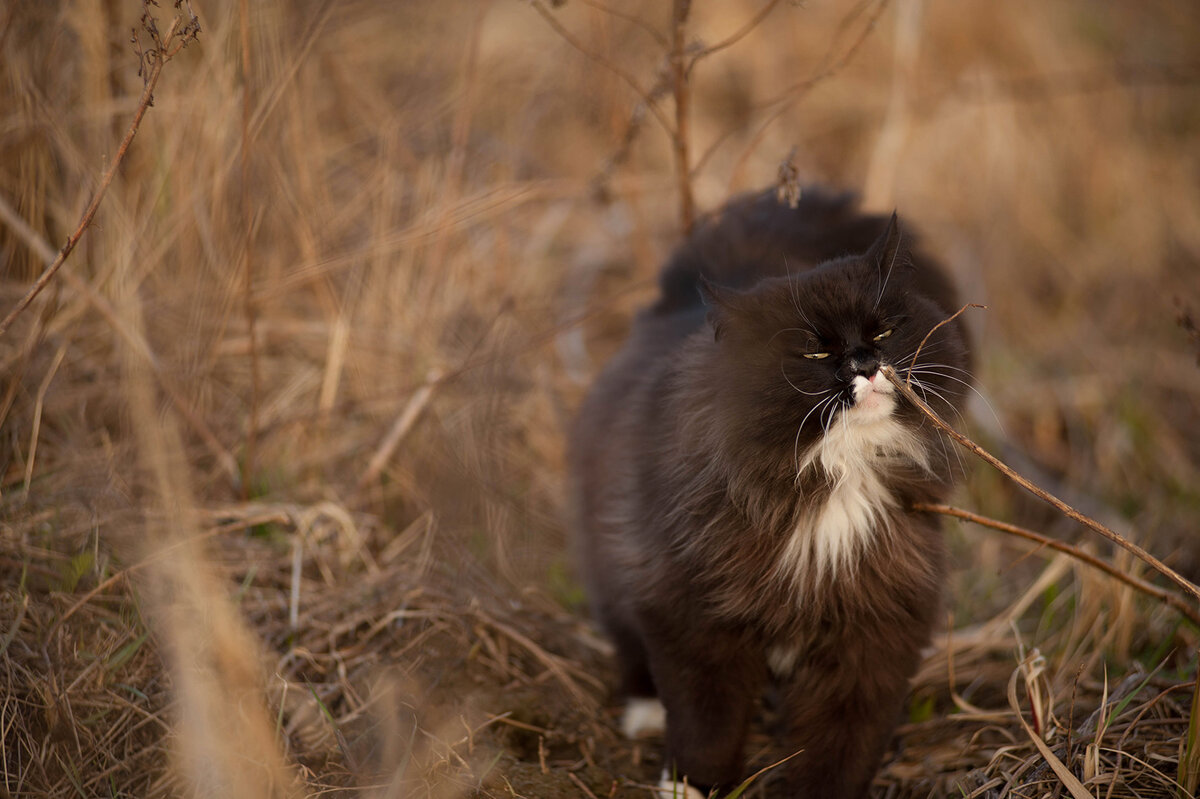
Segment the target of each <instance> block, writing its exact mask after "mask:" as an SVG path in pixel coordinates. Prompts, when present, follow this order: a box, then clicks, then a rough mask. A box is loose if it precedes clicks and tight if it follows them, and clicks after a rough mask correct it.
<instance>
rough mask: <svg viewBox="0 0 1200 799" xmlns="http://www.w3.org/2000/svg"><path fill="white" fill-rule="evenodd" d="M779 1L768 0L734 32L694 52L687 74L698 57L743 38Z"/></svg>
mask: <svg viewBox="0 0 1200 799" xmlns="http://www.w3.org/2000/svg"><path fill="white" fill-rule="evenodd" d="M780 2H781V0H770V2H768V3H767V4H766V5H765V6H763V7H762V8H761V9H759V11H758V13H757V14H755V15H754V16H753V17H751V18H750V21H749V22H747V23H746V24H745V25H743V26H742V27H741V28H739V29H738V30H737V31H736V32H734V33H733V34H731V35H730V36H728V37H727V38H725V39H722V40H721V41H719V42H717V43H716V44H714V45H713V46H712V47H705V48H704V49H703V50H701V51H700V52H698V53H696V55H694V56H692V60H691V61H689V62H688V66H687V72H688V74H689V75H690V74H691V72H692V70H693V69H694V68H695V67H696V62H698V61H699V60H700V59H702V58H707V57H709V56H710V55H712V54H713V53H717V52H720V51H721V50H724V49H725V48H726V47H732V46H733V45H735V44H737V43H738V42H739V41H741V40H742V39H744V38H745V37H746V36H747V35H749V33H750V31H752V30H754V29H755V28H757V27H758V25H759V23H761V22H762V21H763V20H764V19H766V18H767V16H768V15H769V14H770V13H771V12H772V11H774V10H775V6H777V5H779V3H780Z"/></svg>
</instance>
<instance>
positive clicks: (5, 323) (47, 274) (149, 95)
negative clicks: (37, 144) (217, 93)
mask: <svg viewBox="0 0 1200 799" xmlns="http://www.w3.org/2000/svg"><path fill="white" fill-rule="evenodd" d="M178 27H179V19H178V18H176V19H175V20H173V21H172V22H171V27H170V28H169V29H168V30H167V34H166V36H164V37H163V39H162V41H163V42H164V43H165V44H166V45H169V44H170V42H171V40H172V39H174V38H175V31H176V29H177V28H178ZM169 57H170V53H169V52H168V51H167V48H166V46H163V47H159V48H157V49H156V50H154V51H153V52H152V53H151V56H150V58H149V59H148V60H149V62H150V68H149V71H148V73H147V74H146V85H145V88H143V89H142V96H141V98H139V100H138V105H137V110H136V111H135V112H134V114H133V121H132V122H130V123H129V129H128V130H127V131H125V138H124V139H122V140H121V146H120V147H118V148H117V152H116V155H114V156H113V157H112V160H111V161H110V162H109V164H108V169H106V170H104V174H103V175H101V177H100V184H99V185H98V186H97V187H96V193H95V194H93V195H92V201H91V202H90V203H88V207H87V209H86V210H85V211H84V212H83V216H82V217H81V218H80V220H79V225H78V226H76V228H75V232H74V233H72V234H71V235H70V237H69V238H67V243H66V244H64V245H63V246H62V249H61V250H59V251H58V255H57V256H55V258H54V260H53V261H52V262H51V263H50V265H49V266H48V267H46V270H45V271H44V272H42V274H41V275H40V276H39V277H38V279H37V280H36V281H34V284H33V285H32V286H31V287H30V288H29V291H27V292H25V296H24V297H22V298H21V300H20V302H18V303H17V305H16V307H15V308H13V309H12V310H11V311H9V313H8V316H6V317H4V319H3V320H0V336H3V335H4V333H5V331H7V330H8V328H9V327H11V326H12V323H13V321H14V320H15V319H16V318H17V317H18V316H19V315H20V314H21V312H22V311H24V310H25V309H26V308H28V307H29V304H30V303H32V302H33V300H34V298H35V297H37V295H38V294H40V293H41V292H42V289H44V288H46V285H47V284H49V282H50V281H51V279H53V277H54V274H55V273H56V272H58V270H59V268H61V267H62V265H63V264H64V263H65V262H66V260H67V256H69V255H70V254H71V251H72V250H74V249H75V245H76V244H78V243H79V239H80V238H82V237H83V232H84V231H85V230H87V229H88V226H89V225H91V224H92V219H93V217H95V216H96V211H97V210H99V208H100V201H101V200H103V199H104V194H105V192H107V191H108V187H109V184H111V183H112V181H113V178H114V177H115V176H116V174H117V169H118V167H120V166H121V162H122V161H124V160H125V153H127V152H128V151H129V145H130V144H132V143H133V137H134V135H135V134H136V133H137V132H138V128H139V127H140V126H141V124H142V118H143V117H144V116H145V115H146V109H147V108H149V107H150V105H151V103H152V102H153V101H154V87H155V86H157V85H158V79H159V78H160V77H161V76H162V70H163V66H164V65H165V64H166V63H167V59H168V58H169Z"/></svg>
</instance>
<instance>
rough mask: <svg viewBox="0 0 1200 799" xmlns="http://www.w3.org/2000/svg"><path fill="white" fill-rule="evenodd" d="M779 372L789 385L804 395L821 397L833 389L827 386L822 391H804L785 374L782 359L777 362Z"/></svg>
mask: <svg viewBox="0 0 1200 799" xmlns="http://www.w3.org/2000/svg"><path fill="white" fill-rule="evenodd" d="M779 372H780V374H782V375H783V379H784V380H786V381H787V384H788V385H789V386H791V387H792V388H793V389H794V390H795V391H797V392H798V393H800V394H803V395H805V396H806V397H823V396H825V395H826V394H828V393H829V392H830V391H833V389H832V388H827V389H825V390H824V391H805V390H804V389H802V388H800V387H799V386H797V385H796V384H795V383H793V382H792V380H791V378H789V377H788V376H787V371H786V370H785V369H784V368H783V361H780V362H779Z"/></svg>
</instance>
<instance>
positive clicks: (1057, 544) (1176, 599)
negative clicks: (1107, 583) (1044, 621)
mask: <svg viewBox="0 0 1200 799" xmlns="http://www.w3.org/2000/svg"><path fill="white" fill-rule="evenodd" d="M910 508H911V510H914V511H916V512H917V513H939V514H941V515H943V516H952V517H954V518H956V519H962V520H963V521H968V522H973V523H974V524H978V525H980V526H983V527H990V528H991V529H993V530H999V531H1001V532H1003V533H1008V534H1010V535H1015V536H1017V537H1018V538H1024V539H1026V540H1027V541H1033V542H1035V543H1037V544H1038V545H1040V546H1044V547H1046V548H1048V549H1053V550H1055V551H1056V552H1062V553H1065V554H1067V555H1070V556H1071V557H1073V558H1075V559H1076V560H1078V561H1080V562H1081V563H1086V564H1087V565H1089V566H1091V567H1092V568H1095V569H1099V570H1100V571H1102V572H1104V573H1105V574H1107V575H1109V576H1110V577H1113V578H1115V579H1117V580H1119V581H1120V582H1122V583H1124V584H1125V585H1127V586H1129V587H1130V588H1133V589H1135V590H1137V591H1141V592H1142V593H1143V594H1146V595H1147V596H1152V597H1154V598H1155V599H1157V600H1159V601H1161V602H1164V603H1166V604H1168V605H1170V606H1171V607H1173V608H1175V609H1176V610H1177V611H1179V612H1180V613H1182V614H1183V615H1184V616H1186V617H1187V618H1188V620H1190V621H1191V622H1192V623H1193V624H1195V625H1196V626H1197V627H1200V611H1198V610H1197V609H1196V608H1194V607H1192V605H1190V604H1189V603H1188V602H1187V600H1185V599H1184V598H1183V597H1181V596H1179V595H1178V594H1174V593H1172V592H1170V591H1167V590H1165V589H1162V588H1159V587H1158V586H1157V585H1154V584H1153V583H1150V582H1147V581H1145V580H1141V579H1139V578H1137V577H1134V576H1133V575H1131V574H1126V573H1125V572H1123V571H1121V570H1120V569H1118V568H1117V567H1115V566H1113V565H1112V564H1111V563H1108V562H1107V561H1104V560H1101V559H1100V558H1098V557H1096V556H1095V555H1092V554H1090V553H1087V552H1084V551H1083V550H1082V549H1079V548H1078V547H1075V546H1072V545H1070V544H1068V543H1066V542H1064V541H1059V540H1057V539H1054V538H1050V537H1049V536H1045V535H1042V534H1041V533H1037V532H1034V531H1033V530H1028V529H1026V528H1024V527H1018V526H1016V525H1015V524H1009V523H1008V522H1002V521H999V520H997V519H991V518H989V517H987V516H981V515H979V514H978V513H972V512H971V511H969V510H963V509H962V508H955V507H952V506H950V505H941V504H938V503H933V502H914V503H913V504H912V505H911V506H910Z"/></svg>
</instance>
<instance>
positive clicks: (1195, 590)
mask: <svg viewBox="0 0 1200 799" xmlns="http://www.w3.org/2000/svg"><path fill="white" fill-rule="evenodd" d="M881 371H882V372H883V375H884V377H886V378H887V379H888V380H889V381H890V382H891V383H892V385H893V386H895V387H896V390H897V391H899V392H900V393H901V394H903V395H904V398H905V399H907V400H908V401H909V402H911V403H912V404H913V405H914V406H915V407H916V408H917V409H918V410H920V411H921V412H922V413H924V414H925V415H926V416H928V417H929V419H930V421H932V422H933V423H934V425H936V426H937V428H938V429H939V430H941V431H942V432H944V433H945V434H946V435H948V436H950V437H951V438H952V439H954V440H955V441H956V442H958V444H959V445H960V446H962V447H964V448H966V449H968V450H970V451H971V452H972V453H974V454H975V455H976V457H978V458H981V459H982V460H984V461H987V462H988V463H989V464H991V465H992V466H993V467H994V468H996V469H997V470H999V471H1000V472H1001V473H1003V474H1004V476H1005V477H1007V478H1008V479H1010V480H1012V481H1013V482H1014V483H1016V484H1017V485H1019V486H1021V487H1022V488H1024V489H1025V490H1026V491H1028V492H1029V493H1031V494H1033V495H1034V496H1036V497H1038V498H1039V499H1041V500H1042V501H1044V502H1047V503H1049V504H1051V505H1053V506H1054V507H1055V508H1057V509H1058V510H1059V511H1060V512H1061V513H1063V514H1065V515H1066V516H1068V517H1070V518H1071V519H1074V520H1075V521H1077V522H1079V523H1080V524H1083V525H1086V526H1087V527H1089V528H1091V529H1092V530H1094V531H1096V532H1097V533H1099V534H1100V535H1102V536H1104V537H1105V538H1107V539H1108V540H1109V541H1112V542H1113V543H1114V544H1116V545H1118V546H1120V547H1123V548H1124V549H1126V550H1128V551H1129V552H1131V553H1133V555H1134V556H1135V557H1137V558H1138V559H1140V560H1142V561H1143V562H1145V563H1148V564H1149V565H1150V566H1152V567H1153V568H1154V569H1155V570H1156V571H1158V572H1159V573H1160V574H1163V575H1165V576H1166V577H1167V578H1168V579H1170V580H1171V582H1173V583H1175V584H1176V585H1177V586H1179V587H1180V588H1182V589H1183V590H1184V591H1186V592H1187V593H1189V594H1191V595H1192V596H1193V597H1195V598H1196V599H1198V600H1200V587H1197V586H1196V585H1195V584H1194V583H1192V582H1190V581H1189V580H1187V579H1185V578H1184V577H1183V576H1182V575H1180V574H1179V573H1178V572H1177V571H1175V570H1174V569H1172V568H1171V567H1170V566H1168V565H1167V564H1165V563H1163V562H1162V561H1161V560H1159V559H1158V558H1156V557H1154V556H1153V555H1151V554H1150V553H1149V552H1147V551H1146V550H1144V549H1142V548H1141V547H1140V546H1138V545H1137V544H1135V543H1133V542H1132V541H1130V540H1129V539H1127V538H1125V537H1124V536H1122V535H1120V534H1118V533H1115V532H1113V531H1112V530H1110V529H1109V528H1108V527H1105V526H1104V525H1103V524H1101V523H1100V522H1098V521H1096V520H1095V519H1092V518H1091V517H1089V516H1084V515H1083V514H1082V513H1080V512H1079V511H1077V510H1075V509H1074V508H1072V507H1071V506H1070V505H1068V504H1067V503H1065V502H1063V501H1062V500H1061V499H1059V498H1058V497H1056V496H1054V495H1053V494H1051V493H1050V492H1048V491H1046V490H1044V489H1042V488H1039V487H1038V486H1036V485H1034V484H1033V483H1031V482H1030V481H1029V480H1027V479H1025V478H1024V477H1022V476H1021V475H1019V474H1017V473H1016V472H1015V471H1013V470H1012V469H1011V468H1009V467H1008V466H1007V465H1005V464H1004V462H1003V461H1001V460H1000V459H999V458H997V457H996V456H995V455H993V454H992V453H990V452H988V451H987V450H985V449H984V448H983V447H981V446H979V445H978V444H976V443H975V442H974V441H972V440H971V439H969V438H967V437H966V436H964V435H963V434H962V433H960V432H958V431H957V430H955V429H954V428H953V427H951V426H950V424H949V423H947V422H946V421H945V420H944V419H942V417H940V416H938V414H937V412H936V411H934V410H933V409H932V408H930V407H929V406H928V405H926V404H925V401H924V400H922V399H921V398H920V397H918V396H917V394H916V392H914V391H913V390H912V388H911V387H910V386H909V385H908V384H907V383H905V382H904V381H903V380H901V379H900V376H899V375H898V374H896V370H895V369H893V368H892V367H891V366H884V367H883V368H882V369H881Z"/></svg>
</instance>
